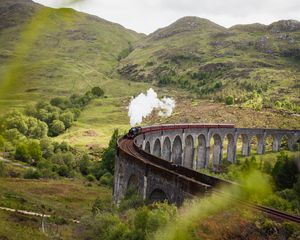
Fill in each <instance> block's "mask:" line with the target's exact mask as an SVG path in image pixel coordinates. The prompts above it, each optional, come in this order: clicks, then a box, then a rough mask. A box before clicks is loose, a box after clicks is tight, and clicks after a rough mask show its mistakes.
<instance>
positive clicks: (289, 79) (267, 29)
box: [118, 17, 300, 111]
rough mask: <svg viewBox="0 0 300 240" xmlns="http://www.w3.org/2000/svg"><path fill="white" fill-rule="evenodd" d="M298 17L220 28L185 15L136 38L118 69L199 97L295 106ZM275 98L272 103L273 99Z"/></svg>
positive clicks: (299, 56)
mask: <svg viewBox="0 0 300 240" xmlns="http://www.w3.org/2000/svg"><path fill="white" fill-rule="evenodd" d="M299 63H300V22H298V21H295V20H283V21H278V22H275V23H272V24H270V25H268V26H266V25H262V24H250V25H237V26H234V27H232V28H229V29H227V28H224V27H221V26H219V25H217V24H215V23H213V22H211V21H209V20H206V19H202V18H198V17H184V18H182V19H179V20H178V21H176V22H175V23H173V24H171V25H170V26H168V27H165V28H162V29H159V30H157V31H155V32H154V33H152V34H150V35H149V36H147V37H146V38H145V39H142V40H141V41H139V42H138V43H136V45H135V48H134V51H133V52H131V54H130V55H129V56H127V57H126V58H125V59H123V60H122V61H121V62H120V64H119V66H118V72H119V73H120V74H121V75H122V76H123V77H124V78H128V79H131V80H135V81H146V82H152V83H155V84H157V85H158V86H168V85H175V86H179V87H180V88H184V89H187V90H189V91H191V92H193V93H195V94H196V95H197V96H198V97H201V98H210V99H211V98H213V99H214V100H219V101H225V99H226V97H227V96H232V97H234V98H235V102H236V103H243V104H245V105H251V104H252V105H253V104H255V102H256V101H260V99H257V98H262V99H263V105H264V106H265V107H283V108H285V109H287V110H292V111H299V108H297V105H298V106H299V103H300V98H299V87H300V84H299V81H300V64H299ZM276 101H278V102H277V103H276V106H274V105H275V102H276Z"/></svg>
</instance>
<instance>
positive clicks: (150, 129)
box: [126, 123, 234, 139]
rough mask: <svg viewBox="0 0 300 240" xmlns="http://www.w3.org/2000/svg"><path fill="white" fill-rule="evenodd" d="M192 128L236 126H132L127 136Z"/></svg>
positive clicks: (229, 125) (230, 125) (231, 126)
mask: <svg viewBox="0 0 300 240" xmlns="http://www.w3.org/2000/svg"><path fill="white" fill-rule="evenodd" d="M190 128H234V124H206V123H203V124H199V123H198V124H165V125H157V126H149V127H133V128H131V129H130V130H129V131H128V133H127V135H126V137H127V138H128V139H133V138H135V137H136V136H137V135H139V134H142V133H147V132H157V131H166V130H174V129H190Z"/></svg>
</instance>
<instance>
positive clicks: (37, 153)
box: [27, 141, 42, 163]
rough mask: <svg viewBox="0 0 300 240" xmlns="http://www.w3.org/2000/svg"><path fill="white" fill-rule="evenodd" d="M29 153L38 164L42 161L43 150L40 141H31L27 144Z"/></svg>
mask: <svg viewBox="0 0 300 240" xmlns="http://www.w3.org/2000/svg"><path fill="white" fill-rule="evenodd" d="M27 149H28V153H29V155H30V157H31V159H32V160H33V161H34V162H35V163H36V162H38V161H40V160H41V159H42V150H41V147H40V143H39V142H38V141H29V142H28V144H27Z"/></svg>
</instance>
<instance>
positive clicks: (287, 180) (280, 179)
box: [272, 153, 298, 189]
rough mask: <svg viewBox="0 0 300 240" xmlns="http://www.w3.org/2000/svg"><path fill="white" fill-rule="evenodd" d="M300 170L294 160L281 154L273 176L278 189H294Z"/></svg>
mask: <svg viewBox="0 0 300 240" xmlns="http://www.w3.org/2000/svg"><path fill="white" fill-rule="evenodd" d="M297 174H298V168H297V165H296V163H295V162H294V159H292V158H289V157H288V155H286V154H284V153H281V154H280V155H279V156H278V157H277V161H276V163H275V166H274V168H273V170H272V176H273V179H274V182H275V184H276V187H277V189H285V188H292V187H293V185H294V183H296V181H297Z"/></svg>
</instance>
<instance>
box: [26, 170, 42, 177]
mask: <svg viewBox="0 0 300 240" xmlns="http://www.w3.org/2000/svg"><path fill="white" fill-rule="evenodd" d="M41 177H42V174H41V173H40V172H39V171H38V170H34V169H32V168H29V169H28V170H27V171H26V172H25V174H24V178H26V179H39V178H41Z"/></svg>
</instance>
